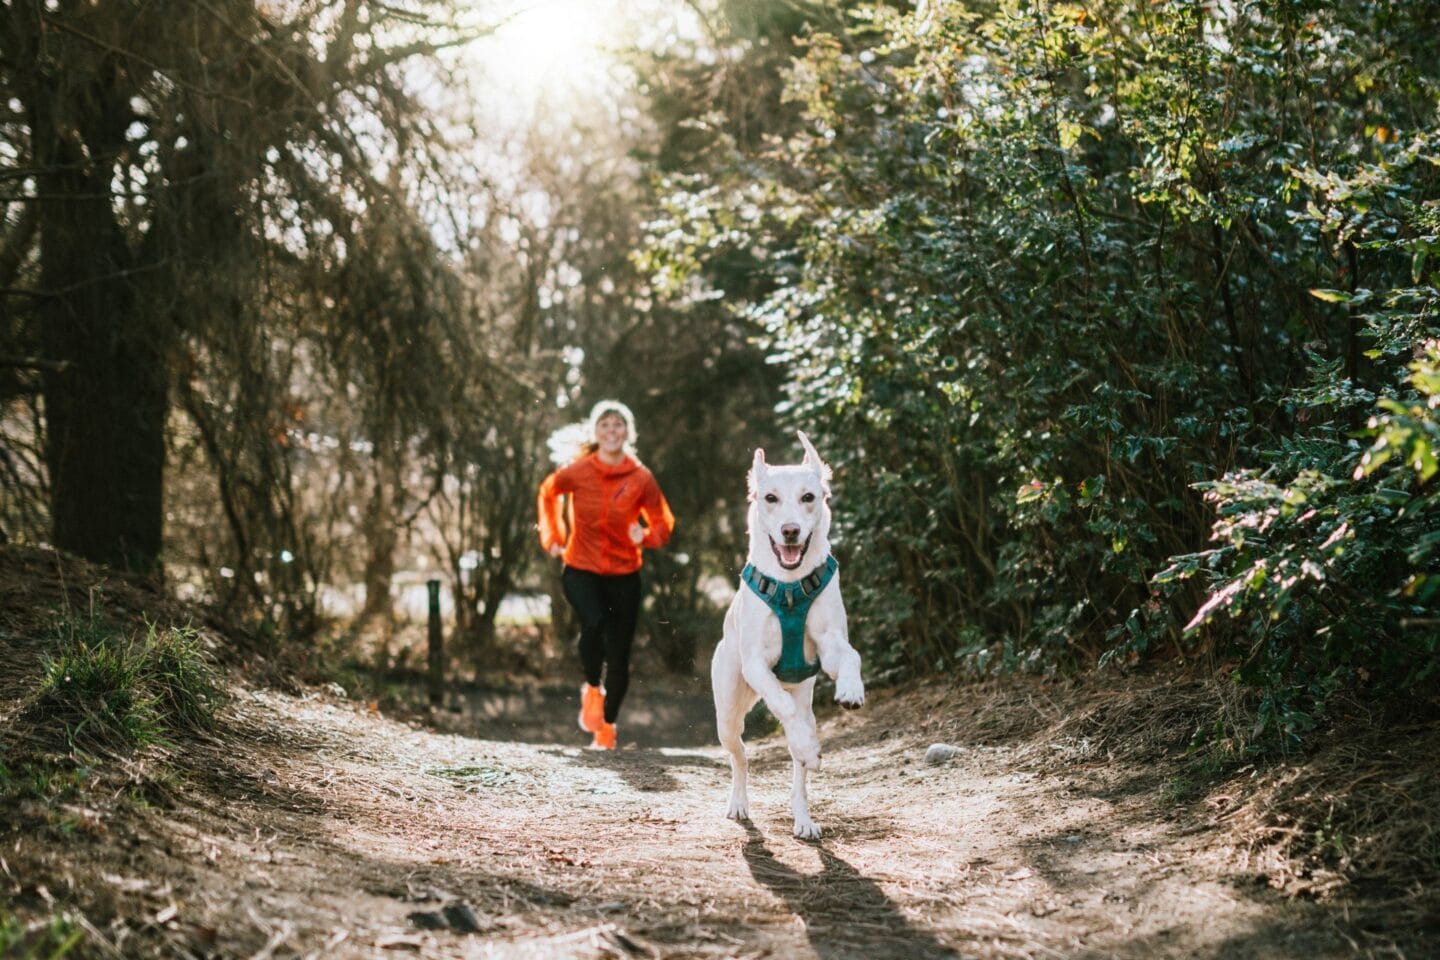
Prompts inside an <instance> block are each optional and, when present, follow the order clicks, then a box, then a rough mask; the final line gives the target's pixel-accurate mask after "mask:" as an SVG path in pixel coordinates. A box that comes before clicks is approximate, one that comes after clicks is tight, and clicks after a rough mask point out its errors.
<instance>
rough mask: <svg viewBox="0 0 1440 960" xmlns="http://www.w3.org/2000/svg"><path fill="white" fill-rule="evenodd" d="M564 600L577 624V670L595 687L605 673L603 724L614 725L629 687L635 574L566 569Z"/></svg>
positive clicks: (635, 612)
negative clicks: (572, 610)
mask: <svg viewBox="0 0 1440 960" xmlns="http://www.w3.org/2000/svg"><path fill="white" fill-rule="evenodd" d="M560 580H561V583H562V584H563V586H564V587H565V599H566V600H569V601H570V606H572V607H574V608H575V615H576V617H578V618H579V620H580V642H579V644H578V646H579V648H580V666H581V667H582V668H584V670H585V681H586V682H587V683H589V684H591V685H592V686H596V687H598V686H600V672H601V669H602V668H603V669H604V671H605V722H606V723H614V722H615V718H616V717H617V716H619V715H620V703H621V701H623V700H624V699H625V690H626V688H628V687H629V686H630V643H631V641H633V640H634V639H635V621H636V620H637V619H638V617H639V616H640V572H639V571H638V570H637V571H636V572H634V573H626V574H622V575H620V576H618V577H606V576H602V575H601V574H598V573H591V572H590V571H589V570H576V569H575V568H574V567H566V568H565V572H564V574H563V575H562V576H561V578H560Z"/></svg>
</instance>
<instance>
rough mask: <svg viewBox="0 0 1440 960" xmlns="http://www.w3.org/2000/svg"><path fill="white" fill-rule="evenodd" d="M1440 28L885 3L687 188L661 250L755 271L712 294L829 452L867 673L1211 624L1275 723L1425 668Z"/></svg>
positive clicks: (1304, 7) (1103, 652)
mask: <svg viewBox="0 0 1440 960" xmlns="http://www.w3.org/2000/svg"><path fill="white" fill-rule="evenodd" d="M1420 6H1421V7H1424V6H1426V5H1420ZM1427 23H1428V20H1427V14H1426V13H1425V12H1423V11H1422V10H1421V9H1420V7H1417V6H1414V5H1409V4H1402V3H1393V2H1369V3H1361V2H1349V3H1343V4H1310V3H1294V2H1289V0H1284V2H1282V0H1256V2H1250V3H1246V4H1243V5H1239V6H1238V7H1225V6H1219V7H1217V6H1213V5H1212V6H1206V5H1200V4H1193V3H1187V2H1179V0H1161V2H1158V3H1149V2H1147V3H1126V2H1120V0H1102V2H1100V3H1092V4H1085V5H1083V6H1082V5H1079V4H1068V3H1057V4H1048V5H1036V4H1028V3H1020V2H1018V0H999V2H997V3H994V4H988V5H980V6H973V5H960V4H923V5H919V6H918V8H917V9H916V10H915V11H914V12H904V11H897V10H895V9H892V8H890V7H888V6H884V5H875V6H873V7H871V6H867V7H862V8H859V9H858V10H854V11H852V13H851V16H850V18H849V20H848V22H847V24H846V26H845V28H844V29H833V30H831V31H830V32H821V31H818V30H816V31H812V32H811V33H810V34H809V35H808V36H807V37H806V40H805V46H804V55H803V56H802V57H800V58H799V59H797V60H796V62H795V64H794V66H793V68H792V70H791V71H790V73H789V77H788V85H787V90H786V98H787V100H788V102H790V103H791V104H794V105H796V106H797V107H798V108H799V109H800V111H801V119H800V122H799V123H798V124H796V126H795V128H794V129H793V130H792V131H790V132H788V133H786V134H785V135H784V136H783V137H779V138H776V139H775V141H773V142H772V143H770V144H769V145H768V146H767V149H766V150H765V151H763V152H761V151H756V152H752V153H750V154H745V155H743V156H740V157H739V158H738V159H736V158H735V157H734V155H731V159H732V160H734V162H728V161H725V162H721V161H713V160H712V163H711V165H710V167H709V168H708V169H706V170H705V171H704V172H703V173H697V174H695V175H693V176H692V177H690V178H688V179H686V180H684V181H679V180H677V181H672V182H671V187H672V194H671V197H670V200H669V202H668V204H667V206H666V210H667V211H668V213H669V215H668V216H667V217H666V218H664V219H663V221H662V222H661V224H660V225H659V227H657V229H656V230H655V232H654V234H653V236H652V242H651V244H650V251H649V255H650V256H651V258H652V259H653V261H654V263H653V266H654V267H655V269H656V271H657V273H658V274H663V275H664V276H665V277H667V278H668V282H670V283H672V284H675V285H676V286H677V288H680V287H686V285H687V284H688V285H689V287H688V289H692V290H693V289H694V288H695V286H696V285H697V284H699V283H700V282H701V280H702V279H704V278H707V277H708V278H711V281H712V283H713V278H714V276H715V274H714V271H713V270H711V269H709V265H711V264H713V263H714V262H715V261H716V259H717V258H720V257H722V256H726V255H729V253H730V252H731V251H737V250H743V251H746V252H747V253H748V254H749V255H750V256H751V257H752V258H753V261H752V262H753V263H754V264H755V270H756V271H758V272H762V273H763V274H764V279H763V281H762V280H757V279H755V278H754V277H751V278H750V279H749V280H748V282H747V285H746V286H745V287H744V288H743V289H740V290H734V291H732V290H730V289H727V288H725V287H717V288H716V289H713V290H710V291H708V294H709V295H714V296H719V295H720V294H726V295H727V297H728V298H729V299H730V300H731V301H732V306H733V307H734V309H735V310H736V311H737V312H738V313H739V314H740V315H742V316H743V317H745V318H746V319H748V320H750V321H752V322H754V323H756V324H758V325H760V326H761V327H762V328H763V329H764V331H765V339H766V342H767V343H768V345H769V347H770V350H771V358H772V360H773V361H774V362H776V363H780V364H783V365H784V366H785V367H786V369H787V371H788V373H789V377H790V379H789V383H790V391H789V399H788V401H787V403H786V404H785V405H783V406H782V408H781V412H782V414H783V415H784V416H785V417H786V418H787V419H789V420H790V421H792V422H794V423H797V424H803V425H804V426H805V429H806V430H807V431H809V432H810V433H811V434H812V436H816V438H817V445H818V446H819V447H820V449H821V450H822V451H824V452H825V453H826V454H827V456H829V457H831V458H832V459H833V461H834V465H835V467H836V471H837V476H836V489H837V508H838V510H837V516H838V525H837V529H836V531H835V539H836V542H837V549H838V552H839V553H840V555H841V557H842V559H843V560H844V562H845V563H846V586H847V605H848V606H849V607H850V610H851V614H852V618H853V619H855V620H856V621H857V624H858V626H857V629H856V630H855V633H856V635H857V637H858V638H860V642H861V643H862V644H863V645H864V646H865V651H864V652H865V654H866V656H867V662H868V663H869V664H870V665H871V666H872V667H873V668H877V669H879V670H880V671H881V672H882V673H883V672H893V673H903V672H909V671H932V670H944V669H951V668H953V667H957V666H958V667H961V668H967V667H968V668H970V669H997V668H1000V669H1031V670H1056V669H1065V668H1067V667H1072V666H1084V665H1089V664H1093V663H1096V662H1115V663H1127V662H1133V661H1135V660H1137V659H1139V658H1141V657H1145V656H1149V657H1154V656H1157V655H1180V656H1191V655H1192V654H1193V653H1195V652H1196V651H1197V648H1202V649H1204V650H1206V651H1209V652H1214V653H1217V654H1220V655H1221V657H1222V660H1221V662H1223V663H1227V664H1230V665H1232V666H1233V667H1234V668H1235V674H1234V675H1235V676H1236V677H1237V678H1238V679H1240V680H1241V681H1243V682H1247V683H1253V684H1255V685H1257V686H1258V687H1259V688H1260V689H1261V692H1262V695H1261V696H1260V697H1259V698H1258V700H1257V702H1259V703H1260V704H1261V707H1260V723H1261V732H1262V733H1264V732H1269V733H1272V734H1276V735H1277V736H1280V737H1282V738H1284V737H1286V736H1296V735H1299V734H1300V733H1302V732H1303V731H1304V730H1305V729H1306V728H1308V727H1309V726H1311V725H1312V724H1313V723H1314V722H1315V720H1316V717H1317V715H1318V714H1317V710H1318V709H1319V708H1320V707H1321V706H1323V703H1324V700H1325V698H1326V697H1327V696H1328V694H1329V692H1330V691H1332V690H1333V689H1334V688H1335V687H1336V685H1338V684H1341V683H1348V682H1363V681H1364V680H1365V678H1366V677H1369V678H1371V679H1372V680H1377V679H1383V681H1384V682H1385V683H1389V684H1405V683H1410V682H1414V680H1415V679H1416V678H1418V677H1419V676H1421V675H1423V674H1424V673H1425V672H1426V671H1427V670H1428V669H1429V663H1430V662H1431V660H1432V659H1433V642H1434V641H1433V637H1434V635H1435V633H1436V630H1435V628H1434V626H1433V610H1434V606H1433V596H1432V588H1433V584H1434V582H1435V580H1434V578H1435V576H1436V575H1437V572H1436V571H1435V569H1434V566H1435V556H1434V552H1433V551H1434V540H1433V538H1432V537H1431V535H1430V533H1429V529H1430V527H1433V525H1434V516H1433V503H1432V501H1431V499H1430V494H1429V493H1428V492H1427V491H1428V490H1429V486H1428V485H1427V484H1428V482H1429V480H1428V478H1429V476H1430V473H1428V472H1427V471H1432V470H1433V466H1434V463H1433V454H1432V453H1431V451H1432V450H1433V436H1434V434H1433V430H1434V418H1433V415H1434V410H1435V408H1434V406H1432V405H1429V401H1428V400H1427V399H1426V398H1427V397H1429V396H1432V395H1433V393H1426V392H1425V391H1426V389H1428V388H1426V387H1425V386H1424V385H1425V384H1427V383H1429V382H1430V381H1429V380H1428V379H1427V377H1429V376H1431V374H1430V373H1427V372H1426V370H1424V369H1417V370H1414V371H1412V379H1411V380H1410V381H1409V382H1408V383H1405V382H1402V381H1401V379H1400V377H1399V376H1398V375H1397V371H1399V370H1400V369H1401V368H1402V367H1403V364H1404V363H1406V362H1407V361H1409V360H1410V359H1412V358H1413V357H1414V356H1415V351H1416V350H1417V348H1418V345H1419V344H1420V343H1422V342H1423V341H1425V340H1426V339H1428V338H1433V337H1434V336H1435V335H1436V332H1437V329H1440V328H1437V323H1436V319H1435V309H1434V308H1435V300H1436V298H1435V279H1436V262H1435V261H1436V251H1437V249H1440V247H1437V240H1436V236H1437V235H1440V229H1437V224H1436V216H1437V209H1436V207H1435V199H1436V197H1437V193H1440V190H1437V186H1440V177H1437V168H1436V157H1437V156H1440V130H1437V115H1436V106H1435V105H1436V103H1437V93H1440V72H1437V65H1440V37H1437V35H1436V34H1435V32H1434V31H1433V30H1432V29H1429V28H1428V26H1427V25H1426V24H1427ZM1382 78H1383V79H1382ZM660 227H663V229H661V228H660ZM706 293H707V292H706V291H702V295H703V294H706ZM1425 363H1427V364H1428V363H1429V361H1425ZM1422 365H1423V364H1422ZM1382 397H1388V398H1390V399H1389V400H1388V401H1385V402H1383V403H1381V404H1380V406H1379V407H1378V408H1377V398H1382ZM1372 415H1373V416H1374V421H1373V423H1371V425H1370V426H1369V427H1366V422H1367V418H1368V417H1371V416H1372ZM1360 431H1368V433H1366V434H1365V435H1364V436H1360V435H1359V432H1360ZM1362 441H1364V442H1368V443H1370V444H1371V448H1370V450H1369V453H1368V460H1366V459H1364V458H1365V457H1366V456H1367V454H1366V450H1365V448H1364V443H1362ZM1362 461H1363V462H1362ZM1401 463H1404V464H1406V465H1408V466H1406V467H1405V468H1404V469H1403V470H1402V469H1401V467H1400V466H1399V465H1400V464H1401ZM1371 464H1374V467H1373V469H1372V467H1371ZM1356 470H1360V471H1361V472H1362V475H1361V476H1360V477H1358V478H1357V477H1356V476H1355V471H1356ZM1407 471H1408V472H1407ZM1402 473H1404V474H1405V475H1404V476H1402ZM1217 478H1218V479H1217ZM1216 510H1218V511H1219V518H1218V521H1217V519H1216V516H1215V513H1214V511H1216ZM1427 522H1428V523H1429V525H1430V526H1429V527H1427ZM1212 526H1213V530H1212ZM1212 534H1213V535H1214V536H1215V537H1216V538H1217V539H1218V541H1219V546H1218V547H1216V548H1214V549H1211V550H1208V551H1203V552H1198V553H1197V552H1196V551H1197V550H1200V548H1201V547H1202V546H1203V545H1204V543H1205V540H1206V538H1207V536H1210V535H1212ZM1202 574H1203V575H1202ZM1197 611H1198V613H1197ZM1222 614H1223V617H1222ZM1187 623H1188V624H1190V625H1191V627H1190V629H1189V630H1187V629H1186V627H1185V625H1186V624H1187ZM1427 623H1428V624H1430V626H1428V627H1425V626H1423V624H1427ZM1407 624H1409V625H1408V626H1407ZM977 636H978V637H982V638H984V637H988V638H990V640H989V643H988V646H987V645H985V644H984V643H983V642H982V643H981V644H980V648H979V649H977V640H976V638H977Z"/></svg>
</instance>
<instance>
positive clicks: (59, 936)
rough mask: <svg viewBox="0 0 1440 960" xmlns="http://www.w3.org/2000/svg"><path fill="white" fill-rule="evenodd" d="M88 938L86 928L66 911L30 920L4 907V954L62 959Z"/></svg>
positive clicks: (0, 913) (0, 916)
mask: <svg viewBox="0 0 1440 960" xmlns="http://www.w3.org/2000/svg"><path fill="white" fill-rule="evenodd" d="M84 939H85V929H84V927H82V926H80V924H78V923H76V922H75V921H74V920H73V919H71V918H70V917H69V916H66V915H65V914H63V913H62V914H55V915H54V916H52V917H50V918H49V919H48V920H45V921H42V922H40V923H32V924H28V925H27V924H26V923H24V922H23V921H22V920H21V919H20V917H18V916H16V915H15V914H13V913H10V912H9V911H5V910H0V956H4V957H13V958H15V960H60V958H61V957H64V956H66V955H68V954H69V953H70V952H71V951H72V950H74V949H75V948H76V947H77V946H79V945H80V944H81V943H82V942H83V941H84Z"/></svg>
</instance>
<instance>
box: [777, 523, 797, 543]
mask: <svg viewBox="0 0 1440 960" xmlns="http://www.w3.org/2000/svg"><path fill="white" fill-rule="evenodd" d="M780 535H781V536H783V537H784V538H785V542H786V543H794V542H795V541H796V540H799V539H800V524H798V523H787V524H785V526H783V527H781V528H780Z"/></svg>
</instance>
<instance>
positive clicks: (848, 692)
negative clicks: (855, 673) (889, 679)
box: [835, 677, 865, 710]
mask: <svg viewBox="0 0 1440 960" xmlns="http://www.w3.org/2000/svg"><path fill="white" fill-rule="evenodd" d="M835 702H836V703H838V704H840V706H842V707H844V708H845V709H846V710H859V709H860V708H861V707H862V706H864V705H865V685H864V684H863V683H861V682H860V678H859V677H846V678H844V679H842V680H838V681H836V683H835Z"/></svg>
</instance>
